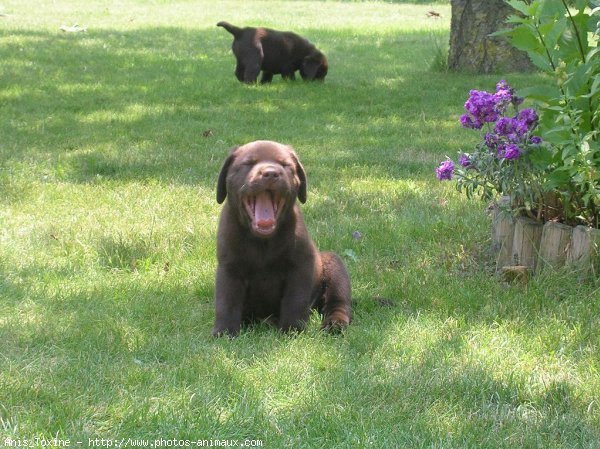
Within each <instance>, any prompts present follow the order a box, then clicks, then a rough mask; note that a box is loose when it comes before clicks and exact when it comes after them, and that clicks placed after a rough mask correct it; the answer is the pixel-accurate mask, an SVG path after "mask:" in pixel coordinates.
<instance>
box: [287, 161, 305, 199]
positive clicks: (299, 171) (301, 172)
mask: <svg viewBox="0 0 600 449" xmlns="http://www.w3.org/2000/svg"><path fill="white" fill-rule="evenodd" d="M291 153H292V158H293V159H294V163H295V164H296V174H297V175H298V179H300V186H299V187H298V199H299V200H300V202H301V203H302V204H304V203H306V187H307V184H306V172H305V171H304V167H303V166H302V164H301V163H300V159H298V156H297V155H296V153H295V152H294V151H292V152H291Z"/></svg>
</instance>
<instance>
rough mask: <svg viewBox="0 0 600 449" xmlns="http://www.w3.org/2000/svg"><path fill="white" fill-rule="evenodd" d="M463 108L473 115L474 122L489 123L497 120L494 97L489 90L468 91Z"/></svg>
mask: <svg viewBox="0 0 600 449" xmlns="http://www.w3.org/2000/svg"><path fill="white" fill-rule="evenodd" d="M465 109H466V110H467V111H468V112H469V113H470V114H471V115H472V116H473V118H474V120H475V122H481V123H490V122H495V121H496V120H498V111H497V108H496V97H495V96H494V95H493V94H491V93H489V92H485V91H483V90H481V91H479V90H472V91H470V92H469V99H468V100H467V101H466V103H465Z"/></svg>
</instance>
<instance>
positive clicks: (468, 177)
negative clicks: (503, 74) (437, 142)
mask: <svg viewBox="0 0 600 449" xmlns="http://www.w3.org/2000/svg"><path fill="white" fill-rule="evenodd" d="M522 103H523V98H521V97H518V96H517V95H515V93H514V90H513V89H512V87H510V85H509V84H508V83H507V82H506V81H504V80H501V81H499V82H498V84H496V91H495V92H494V93H491V92H485V91H478V90H472V91H470V92H469V98H468V99H467V101H466V103H465V110H466V113H465V114H464V115H462V116H461V117H460V123H461V124H462V126H463V127H464V128H468V129H473V130H480V132H481V135H482V136H481V141H480V142H479V143H478V144H477V145H476V146H475V149H474V151H472V152H470V153H462V154H460V155H459V158H458V164H455V163H454V162H453V161H452V160H450V159H447V160H445V161H443V162H442V163H441V164H440V166H439V167H438V168H437V169H436V176H437V178H438V179H439V180H450V179H453V178H456V180H457V188H458V190H459V191H465V192H466V194H467V196H469V197H471V196H473V195H474V194H479V195H480V196H481V197H482V198H483V199H486V200H490V199H493V198H495V197H496V196H499V195H510V196H511V199H512V205H513V207H514V208H516V209H517V210H523V211H525V212H527V213H535V212H536V211H537V210H539V209H540V208H539V206H540V204H541V200H542V198H543V192H542V188H541V186H542V182H543V174H544V167H543V165H541V164H538V163H537V162H538V160H541V159H543V158H541V157H539V156H540V155H541V153H542V152H544V151H546V150H545V149H544V148H543V147H542V146H541V143H542V139H541V137H539V136H537V135H534V131H535V129H536V127H537V125H538V115H537V113H536V111H535V110H533V109H530V108H526V109H521V110H519V106H520V105H521V104H522Z"/></svg>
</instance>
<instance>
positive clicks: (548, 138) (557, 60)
mask: <svg viewBox="0 0 600 449" xmlns="http://www.w3.org/2000/svg"><path fill="white" fill-rule="evenodd" d="M507 3H509V4H510V5H511V6H512V7H513V8H514V9H515V10H516V11H517V12H518V14H515V15H512V16H510V17H509V19H508V22H509V23H511V24H512V25H513V28H511V29H508V30H502V31H499V32H498V33H495V34H497V35H507V36H508V37H509V38H510V40H511V43H512V45H513V46H515V47H516V48H518V49H520V50H523V51H525V52H527V54H528V55H529V58H530V59H531V61H532V62H533V63H534V64H535V65H536V66H537V67H539V68H540V69H541V70H543V71H544V72H545V73H547V74H548V75H549V76H550V78H551V81H552V82H550V83H548V84H544V85H542V86H533V87H530V88H527V89H523V90H521V91H519V94H520V95H523V96H525V97H527V98H530V99H533V100H536V101H537V102H539V103H540V105H541V108H540V112H541V114H540V125H539V130H540V132H541V134H542V137H543V138H544V141H545V143H546V145H548V148H549V149H550V151H547V152H540V153H539V154H540V156H541V157H543V158H544V159H543V160H538V161H537V163H538V164H540V165H543V166H546V173H545V182H544V184H543V188H544V190H545V191H546V192H547V193H549V194H554V195H555V196H556V197H558V198H559V199H560V206H561V218H562V219H563V220H564V221H566V222H570V223H577V222H579V223H587V224H590V225H593V226H595V227H599V224H600V142H599V127H600V111H599V107H600V104H599V103H600V47H599V46H598V38H599V35H600V25H599V23H600V22H599V19H600V1H598V0H592V1H587V0H576V1H574V2H569V3H570V5H569V4H568V3H567V2H566V1H565V0H533V1H530V2H525V1H522V0H508V1H507Z"/></svg>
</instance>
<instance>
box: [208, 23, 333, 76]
mask: <svg viewBox="0 0 600 449" xmlns="http://www.w3.org/2000/svg"><path fill="white" fill-rule="evenodd" d="M217 26H220V27H223V28H225V29H226V30H227V31H229V32H230V33H231V34H233V45H232V47H231V48H232V50H233V54H234V55H235V58H236V60H237V65H236V67H235V76H236V77H237V79H238V80H240V81H242V82H244V83H254V82H256V79H257V78H258V74H259V73H260V71H261V70H262V77H261V80H260V82H261V83H270V82H271V80H272V79H273V75H276V74H281V76H282V77H283V78H285V79H292V80H293V79H294V78H295V76H294V72H296V71H297V70H299V71H300V76H302V79H303V80H319V81H323V80H324V79H325V75H327V58H325V55H323V53H321V52H320V51H319V50H317V48H316V47H315V46H314V45H313V44H311V43H310V42H309V41H308V40H306V39H304V38H303V37H301V36H298V35H297V34H295V33H290V32H287V31H277V30H271V29H269V28H238V27H236V26H233V25H231V24H229V23H227V22H219V23H217Z"/></svg>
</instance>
